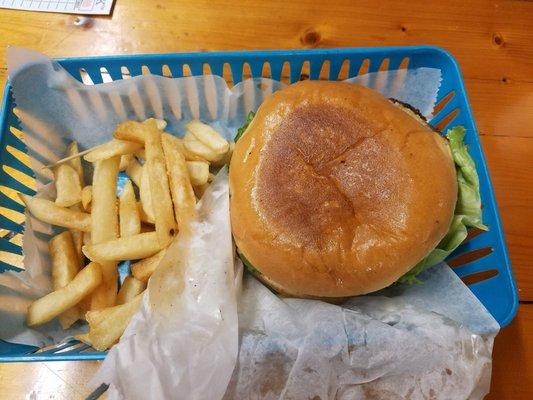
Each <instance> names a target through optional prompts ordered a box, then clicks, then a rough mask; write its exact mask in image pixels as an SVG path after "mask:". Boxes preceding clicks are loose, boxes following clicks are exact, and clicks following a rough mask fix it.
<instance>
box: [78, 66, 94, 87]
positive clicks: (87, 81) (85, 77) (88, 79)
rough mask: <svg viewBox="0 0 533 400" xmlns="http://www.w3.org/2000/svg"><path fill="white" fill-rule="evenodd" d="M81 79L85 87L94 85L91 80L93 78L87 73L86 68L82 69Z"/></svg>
mask: <svg viewBox="0 0 533 400" xmlns="http://www.w3.org/2000/svg"><path fill="white" fill-rule="evenodd" d="M80 77H81V81H82V82H83V83H84V84H85V85H94V82H93V80H92V79H91V77H90V76H89V73H88V72H87V70H86V69H85V68H80Z"/></svg>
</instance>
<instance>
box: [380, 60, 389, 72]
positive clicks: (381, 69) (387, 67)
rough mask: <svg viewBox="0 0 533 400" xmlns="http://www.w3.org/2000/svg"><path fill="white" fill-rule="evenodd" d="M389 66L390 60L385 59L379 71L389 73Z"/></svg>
mask: <svg viewBox="0 0 533 400" xmlns="http://www.w3.org/2000/svg"><path fill="white" fill-rule="evenodd" d="M389 64H390V59H388V58H384V59H383V61H381V64H380V66H379V70H378V71H388V70H389Z"/></svg>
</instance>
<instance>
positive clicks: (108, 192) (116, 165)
mask: <svg viewBox="0 0 533 400" xmlns="http://www.w3.org/2000/svg"><path fill="white" fill-rule="evenodd" d="M165 128H166V122H165V121H162V120H156V119H148V120H146V121H144V122H137V121H126V122H123V123H121V124H120V125H118V127H117V128H116V130H115V132H114V133H113V139H112V140H110V141H109V142H106V143H104V144H102V145H99V146H96V147H94V148H91V149H88V150H86V151H83V152H79V151H78V146H77V143H75V142H73V143H71V144H70V145H69V147H68V148H67V157H66V158H64V159H62V160H60V161H58V162H56V163H55V164H53V165H51V166H49V168H50V169H51V170H52V171H53V173H54V183H55V187H56V199H55V201H51V200H47V199H43V198H38V197H31V196H27V195H22V194H21V198H22V201H23V202H24V203H25V204H26V208H27V209H28V211H29V212H30V213H31V214H32V215H33V216H34V217H35V218H37V219H39V220H41V221H44V222H47V223H50V224H52V225H56V226H59V227H63V228H66V230H64V231H63V232H61V233H60V234H58V235H56V236H54V237H53V238H52V239H51V240H50V242H49V251H50V257H51V261H52V284H53V289H54V291H53V292H51V293H49V294H47V295H46V296H44V297H42V298H40V299H38V300H36V301H35V302H33V303H32V304H31V305H30V306H29V308H28V314H27V325H28V326H30V327H33V326H37V325H41V324H44V323H46V322H48V321H50V320H52V319H53V318H56V317H57V318H58V320H59V323H60V324H61V326H62V328H63V329H67V328H69V327H70V326H71V325H72V324H73V323H74V322H76V321H77V320H80V319H82V320H83V319H85V320H86V321H87V322H88V323H89V332H88V333H87V334H83V335H80V336H79V337H78V339H80V340H82V341H83V342H85V343H88V344H90V345H91V346H92V347H94V348H95V349H97V350H106V349H108V348H109V347H111V346H112V345H113V344H114V343H116V342H117V341H118V340H119V338H120V336H121V335H122V333H123V332H124V329H125V328H126V326H127V325H128V322H129V321H130V319H131V317H132V316H133V314H134V313H135V311H136V310H137V308H138V307H139V304H140V302H141V299H142V294H143V291H144V290H145V288H146V285H147V282H148V279H149V278H150V276H151V275H152V273H153V272H154V271H155V270H156V268H157V267H158V265H159V263H160V262H161V260H162V259H163V257H164V255H165V251H166V249H167V247H168V245H169V244H170V242H171V241H172V240H173V238H174V237H175V236H176V234H177V232H178V230H179V229H186V227H187V225H188V224H189V222H190V221H191V220H192V219H194V218H195V213H196V202H197V200H198V199H199V198H200V197H201V196H202V195H203V193H204V191H205V189H206V188H207V186H208V185H209V183H210V182H211V180H212V178H213V174H212V173H211V172H210V171H211V170H213V168H217V167H220V166H221V165H224V164H225V163H227V162H228V161H229V157H230V156H231V146H230V144H229V143H228V142H227V141H226V140H225V139H224V138H223V137H222V136H221V135H220V134H219V133H218V132H217V131H216V130H215V129H213V128H212V127H210V126H209V125H206V124H204V123H202V122H200V121H197V120H193V121H190V122H189V123H187V124H186V134H185V136H184V137H183V138H182V139H179V138H177V137H175V136H172V135H170V134H168V133H166V132H164V129H165ZM82 158H83V160H85V161H86V162H89V163H92V165H93V171H94V172H93V177H92V183H91V184H88V185H86V184H85V179H84V166H83V162H82ZM121 171H124V172H125V174H126V175H127V177H128V178H129V179H127V181H126V183H125V184H124V185H123V187H122V190H121V193H120V194H119V195H118V198H117V178H118V176H119V174H120V172H121ZM132 182H133V183H132ZM134 186H135V187H136V188H137V190H135V189H134ZM136 192H137V193H138V199H139V200H137V195H136ZM86 259H88V262H86ZM123 260H131V261H132V264H131V276H128V277H126V278H125V280H124V282H123V283H122V285H121V286H120V288H119V287H118V286H119V283H118V281H119V278H118V271H117V265H118V262H119V261H123Z"/></svg>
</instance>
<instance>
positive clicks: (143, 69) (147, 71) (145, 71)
mask: <svg viewBox="0 0 533 400" xmlns="http://www.w3.org/2000/svg"><path fill="white" fill-rule="evenodd" d="M141 74H143V75H148V74H150V68H148V66H146V65H142V66H141Z"/></svg>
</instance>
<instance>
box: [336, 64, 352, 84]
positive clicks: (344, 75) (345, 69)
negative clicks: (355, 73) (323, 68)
mask: <svg viewBox="0 0 533 400" xmlns="http://www.w3.org/2000/svg"><path fill="white" fill-rule="evenodd" d="M349 73H350V60H348V59H346V60H344V61H343V62H342V65H341V68H340V70H339V75H337V79H338V80H339V81H343V80H345V79H348V75H349Z"/></svg>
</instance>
